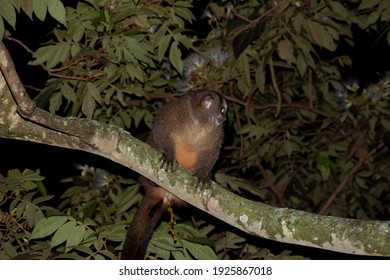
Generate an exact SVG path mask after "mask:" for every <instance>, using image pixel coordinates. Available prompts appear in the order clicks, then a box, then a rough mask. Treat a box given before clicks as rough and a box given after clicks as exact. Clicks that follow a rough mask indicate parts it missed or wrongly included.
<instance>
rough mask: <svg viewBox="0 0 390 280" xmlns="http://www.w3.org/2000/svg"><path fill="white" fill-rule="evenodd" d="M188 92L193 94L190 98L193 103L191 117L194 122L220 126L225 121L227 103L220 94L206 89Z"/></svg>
mask: <svg viewBox="0 0 390 280" xmlns="http://www.w3.org/2000/svg"><path fill="white" fill-rule="evenodd" d="M188 94H191V95H193V98H191V102H192V105H193V106H192V108H193V112H192V113H193V114H191V118H192V119H193V120H194V121H195V122H196V123H200V124H213V125H215V126H220V125H222V124H223V123H224V122H225V120H226V110H227V103H226V100H225V98H224V97H223V96H222V95H221V94H219V93H217V92H214V91H208V90H201V91H195V92H191V93H188Z"/></svg>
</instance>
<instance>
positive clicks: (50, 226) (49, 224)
mask: <svg viewBox="0 0 390 280" xmlns="http://www.w3.org/2000/svg"><path fill="white" fill-rule="evenodd" d="M67 220H68V217H65V216H53V217H49V218H46V219H43V220H41V221H39V222H38V224H37V225H36V227H35V228H34V230H33V232H32V233H31V239H37V238H43V237H46V236H49V235H50V234H52V233H53V232H55V231H56V230H57V229H59V228H60V227H61V226H62V225H63V224H64V223H65V222H66V221H67Z"/></svg>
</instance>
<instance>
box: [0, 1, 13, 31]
mask: <svg viewBox="0 0 390 280" xmlns="http://www.w3.org/2000/svg"><path fill="white" fill-rule="evenodd" d="M0 17H2V18H4V19H5V20H6V21H7V22H8V23H9V25H11V26H12V28H13V29H15V24H16V11H15V8H14V6H12V4H11V2H10V1H0Z"/></svg>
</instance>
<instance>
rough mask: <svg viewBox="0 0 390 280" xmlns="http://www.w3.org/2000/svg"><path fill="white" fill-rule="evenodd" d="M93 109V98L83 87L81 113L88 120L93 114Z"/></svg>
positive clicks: (94, 106) (94, 103)
mask: <svg viewBox="0 0 390 280" xmlns="http://www.w3.org/2000/svg"><path fill="white" fill-rule="evenodd" d="M95 108H96V102H95V98H93V97H92V95H91V93H90V92H89V91H88V90H87V87H85V90H84V98H83V104H82V105H81V111H82V112H83V113H84V114H85V115H86V116H87V118H88V119H92V116H93V113H94V112H95Z"/></svg>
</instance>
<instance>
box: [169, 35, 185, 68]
mask: <svg viewBox="0 0 390 280" xmlns="http://www.w3.org/2000/svg"><path fill="white" fill-rule="evenodd" d="M169 60H170V62H171V63H172V65H173V67H175V69H176V70H177V72H179V74H180V75H182V73H183V60H182V59H181V51H180V49H179V48H178V43H177V41H174V42H173V43H172V45H171V48H170V50H169Z"/></svg>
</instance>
